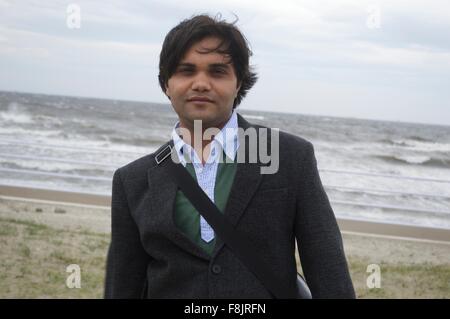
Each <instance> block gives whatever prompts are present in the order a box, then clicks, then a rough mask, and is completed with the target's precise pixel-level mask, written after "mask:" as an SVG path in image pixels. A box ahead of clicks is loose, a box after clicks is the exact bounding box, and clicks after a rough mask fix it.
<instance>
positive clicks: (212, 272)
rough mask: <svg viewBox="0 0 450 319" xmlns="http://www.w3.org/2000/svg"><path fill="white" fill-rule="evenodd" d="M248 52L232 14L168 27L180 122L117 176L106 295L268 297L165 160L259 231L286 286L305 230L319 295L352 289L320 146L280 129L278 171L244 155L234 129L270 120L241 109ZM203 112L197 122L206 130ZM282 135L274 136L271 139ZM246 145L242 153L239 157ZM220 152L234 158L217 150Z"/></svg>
mask: <svg viewBox="0 0 450 319" xmlns="http://www.w3.org/2000/svg"><path fill="white" fill-rule="evenodd" d="M250 55H251V51H250V50H249V49H248V46H247V42H246V40H245V38H244V37H243V36H242V34H241V33H240V31H239V30H238V29H237V28H236V27H235V26H234V25H233V24H229V23H227V22H225V21H219V20H217V19H213V18H211V17H209V16H205V15H200V16H194V17H192V18H191V19H188V20H185V21H183V22H181V23H180V24H179V25H178V26H176V27H175V28H174V29H172V30H171V31H170V32H169V33H168V35H167V36H166V38H165V40H164V43H163V47H162V51H161V55H160V65H159V68H160V74H159V82H160V85H161V88H162V90H163V91H164V93H165V94H166V95H167V97H168V98H169V99H170V101H171V104H172V106H173V108H174V110H175V112H176V113H177V115H178V118H179V122H178V123H177V124H176V125H175V127H174V130H173V132H172V140H171V141H170V143H169V142H168V143H166V144H164V145H163V146H162V147H161V148H160V149H159V150H158V151H156V152H155V153H153V154H150V155H148V156H145V157H143V158H140V159H138V160H136V161H134V162H132V163H130V164H128V165H126V166H124V167H122V168H120V169H118V170H117V171H116V172H115V174H114V178H113V191H112V203H111V206H112V240H111V246H110V249H109V254H108V262H107V274H106V282H105V297H107V298H141V297H143V298H271V297H272V295H271V293H270V292H269V291H268V290H267V289H266V288H265V286H264V285H263V283H262V282H260V280H258V279H257V278H256V277H255V276H254V274H253V273H252V272H251V271H250V270H249V269H247V267H245V266H244V265H243V263H242V262H241V261H240V260H239V259H238V258H237V257H236V255H235V254H234V252H233V251H232V250H231V249H230V248H229V247H228V246H227V245H226V244H225V243H224V242H223V241H222V240H221V238H220V237H217V236H216V234H215V233H214V230H213V229H212V228H211V227H210V225H208V223H207V222H206V221H205V220H204V219H203V217H202V216H200V215H199V213H198V211H196V210H195V208H194V207H193V206H192V203H191V202H190V201H189V200H188V199H187V198H186V197H185V195H184V194H183V192H182V191H181V190H180V189H179V188H178V186H177V185H176V183H175V182H173V181H172V179H171V178H170V172H169V171H168V168H167V166H165V165H160V164H161V161H162V160H169V161H170V160H173V158H178V159H179V161H180V162H181V165H183V166H184V167H185V168H186V169H187V170H188V171H189V173H190V174H191V176H192V177H193V178H195V180H196V181H197V183H198V184H199V186H200V187H201V188H202V190H203V191H204V192H205V193H206V194H207V195H208V197H209V198H210V199H211V201H213V202H214V204H215V205H216V206H217V207H218V208H219V209H220V211H221V212H222V213H223V214H224V215H225V216H226V217H227V218H228V220H229V221H230V222H231V223H232V225H233V226H234V227H235V229H236V230H238V231H241V232H242V233H245V234H246V235H247V236H248V238H251V241H252V242H253V244H255V246H257V247H258V253H260V254H261V256H260V257H261V259H262V260H263V261H264V262H265V263H266V264H267V265H268V267H269V269H270V271H272V272H273V273H274V274H276V276H277V278H279V280H280V282H281V283H282V285H283V286H285V287H288V288H293V287H294V286H295V284H296V273H297V269H296V261H295V240H297V244H298V251H299V255H300V259H301V264H302V269H303V272H304V275H305V278H306V281H307V283H308V286H309V287H310V290H311V292H312V296H313V297H314V298H353V297H354V289H353V285H352V282H351V279H350V275H349V272H348V267H347V263H346V259H345V255H344V250H343V246H342V239H341V235H340V232H339V228H338V225H337V223H336V219H335V217H334V214H333V211H332V208H331V206H330V203H329V201H328V198H327V195H326V193H325V192H324V189H323V187H322V183H321V181H320V177H319V174H318V171H317V165H316V159H315V156H314V150H313V146H312V144H311V143H310V142H308V141H306V140H304V139H302V138H300V137H296V136H293V135H290V134H287V133H283V132H280V134H279V141H278V142H277V143H276V144H277V146H279V149H278V153H279V159H278V160H279V167H278V169H277V171H276V172H275V173H273V174H265V175H263V174H261V170H260V169H261V168H262V166H263V165H262V164H261V162H259V161H258V162H256V163H254V162H253V163H251V162H250V161H249V160H248V158H249V151H248V149H247V148H246V147H244V146H245V145H244V143H245V140H243V139H242V138H241V136H240V135H239V134H238V133H237V131H238V129H242V130H249V129H252V128H253V129H254V128H262V127H260V126H255V125H252V124H250V123H248V122H247V121H246V120H245V119H244V118H243V117H242V116H240V115H238V114H237V113H236V107H237V106H238V105H239V103H240V102H241V100H242V99H243V98H244V97H245V95H246V93H247V91H248V90H249V89H250V88H251V87H252V86H253V84H254V83H255V82H256V79H257V77H256V74H255V73H254V72H252V71H251V70H250V67H249V56H250ZM196 120H200V121H201V122H200V123H201V130H200V132H198V131H196V129H195V124H196V122H195V121H196ZM211 128H216V131H215V134H213V136H212V138H205V136H203V133H204V132H205V131H206V130H207V129H211ZM180 131H183V132H184V133H183V134H179V133H180ZM180 135H181V136H180ZM199 135H201V136H199ZM258 138H259V137H258ZM195 139H197V141H198V140H200V143H195V141H194V140H195ZM275 142H276V141H275V140H274V141H271V138H270V135H269V138H268V141H267V143H268V144H270V146H273V145H274V143H275ZM272 144H273V145H272ZM167 145H173V148H172V151H171V152H172V153H171V154H172V158H171V157H169V158H167V159H161V157H160V155H161V154H162V150H164V149H167ZM174 154H175V155H174ZM240 154H244V158H245V159H246V160H245V161H244V162H241V161H239V160H238V159H239V158H241V157H240V156H239V155H240ZM221 156H223V158H224V159H226V160H225V161H221V160H219V159H220V158H221Z"/></svg>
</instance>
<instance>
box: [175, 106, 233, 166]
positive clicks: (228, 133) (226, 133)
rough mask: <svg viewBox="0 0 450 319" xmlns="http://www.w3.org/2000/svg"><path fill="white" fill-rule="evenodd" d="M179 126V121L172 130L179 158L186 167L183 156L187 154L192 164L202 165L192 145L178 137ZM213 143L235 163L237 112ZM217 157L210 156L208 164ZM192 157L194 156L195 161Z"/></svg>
mask: <svg viewBox="0 0 450 319" xmlns="http://www.w3.org/2000/svg"><path fill="white" fill-rule="evenodd" d="M179 125H180V122H179V121H178V122H177V123H176V124H175V126H174V127H173V129H172V140H173V144H174V147H175V150H176V151H177V155H178V158H179V159H180V161H181V163H182V164H183V165H184V166H185V165H186V160H185V158H184V155H183V154H184V153H186V155H187V156H188V157H189V158H191V161H192V162H196V163H201V161H200V159H199V158H198V156H197V153H196V152H195V151H194V148H193V147H192V146H191V145H189V144H187V143H185V142H184V141H183V139H182V138H181V137H180V136H179V135H178V133H177V131H176V129H177V128H178V127H179ZM211 143H212V146H214V145H219V146H220V148H221V149H222V150H223V151H224V152H225V155H226V156H227V157H229V158H230V159H232V160H233V161H234V159H235V157H236V152H237V150H238V148H239V139H238V120H237V113H236V111H235V110H233V112H232V113H231V116H230V118H229V119H228V121H227V123H226V124H225V125H224V127H223V128H222V129H221V130H220V132H219V133H218V134H217V135H216V136H214V139H213V140H212V142H211ZM211 149H212V148H211ZM217 155H218V154H215V156H213V157H212V155H211V154H210V156H209V157H208V162H210V159H211V158H215V160H216V159H217V158H218V156H217ZM192 156H194V159H193V160H192Z"/></svg>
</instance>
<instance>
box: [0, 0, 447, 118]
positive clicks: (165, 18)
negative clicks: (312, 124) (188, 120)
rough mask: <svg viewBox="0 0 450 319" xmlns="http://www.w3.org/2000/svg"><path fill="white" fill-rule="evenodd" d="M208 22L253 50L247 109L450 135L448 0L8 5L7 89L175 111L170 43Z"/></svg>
mask: <svg viewBox="0 0 450 319" xmlns="http://www.w3.org/2000/svg"><path fill="white" fill-rule="evenodd" d="M73 5H74V6H73ZM78 9H79V19H78V18H77V17H78V15H77V14H78V11H77V10H78ZM201 13H206V14H210V15H212V16H215V15H217V14H221V16H222V18H224V19H226V20H227V21H229V22H232V21H235V20H236V17H237V18H238V21H237V22H236V26H237V27H238V28H239V29H240V30H241V31H242V32H243V34H244V35H245V37H246V38H247V40H248V42H249V44H250V48H251V50H252V52H253V56H252V57H251V60H250V64H251V65H252V66H253V67H254V70H255V71H256V72H257V73H258V76H259V79H258V82H257V83H256V84H255V86H254V87H253V88H252V90H251V91H250V92H249V93H248V95H247V97H246V98H245V99H244V100H243V102H242V103H241V105H240V106H239V108H242V109H249V110H263V111H273V112H290V113H301V114H311V115H324V116H338V117H353V118H365V119H379V120H389V121H402V122H418V123H432V124H443V125H450V31H449V30H450V2H449V1H448V0H430V1H425V0H423V1H416V0H409V1H403V0H395V1H392V0H391V1H366V0H342V1H338V0H329V1H325V0H311V1H299V0H292V1H291V0H278V1H273V0H272V1H264V0H245V1H242V0H239V1H238V0H219V1H210V0H209V1H206V0H199V1H195V0H190V1H173V0H161V1H152V0H145V1H144V0H137V1H125V0H124V1H118V0H110V1H60V0H54V1H43V0H39V1H38V0H19V1H17V0H14V1H9V0H0V90H7V91H20V92H32V93H44V94H57V95H69V96H85V97H99V98H109V99H124V100H132V101H147V102H156V103H169V100H168V99H167V98H166V96H165V95H164V94H163V92H162V91H161V89H160V87H159V84H158V79H157V75H158V63H159V52H160V50H161V46H162V43H163V40H164V37H165V35H166V34H167V33H168V32H169V30H170V29H171V28H173V27H174V26H176V25H177V24H178V23H179V22H180V21H182V20H184V19H186V18H189V17H191V16H192V15H195V14H201ZM78 22H79V24H78ZM78 26H79V27H78Z"/></svg>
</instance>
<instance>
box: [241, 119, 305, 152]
mask: <svg viewBox="0 0 450 319" xmlns="http://www.w3.org/2000/svg"><path fill="white" fill-rule="evenodd" d="M250 127H253V128H255V129H256V130H259V129H263V130H264V129H266V130H272V132H271V134H270V139H269V140H270V143H271V144H272V145H271V147H277V145H275V144H276V143H277V141H276V139H275V138H274V134H273V130H274V129H275V128H269V127H266V126H263V125H258V124H250ZM277 130H278V146H279V150H280V153H283V154H284V155H287V156H289V157H292V158H297V159H298V157H299V156H300V157H302V158H304V157H305V156H307V155H308V154H309V155H310V154H314V146H313V144H312V142H310V141H309V140H307V139H306V138H304V137H301V136H298V135H294V134H291V133H288V132H285V131H283V130H280V129H277Z"/></svg>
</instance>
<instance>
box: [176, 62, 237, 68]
mask: <svg viewBox="0 0 450 319" xmlns="http://www.w3.org/2000/svg"><path fill="white" fill-rule="evenodd" d="M182 66H187V67H191V68H195V67H196V65H195V64H193V63H188V62H183V63H180V64H178V67H182ZM208 66H209V67H210V68H218V67H219V68H220V67H221V68H225V69H227V68H228V67H229V63H211V64H209V65H208Z"/></svg>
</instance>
